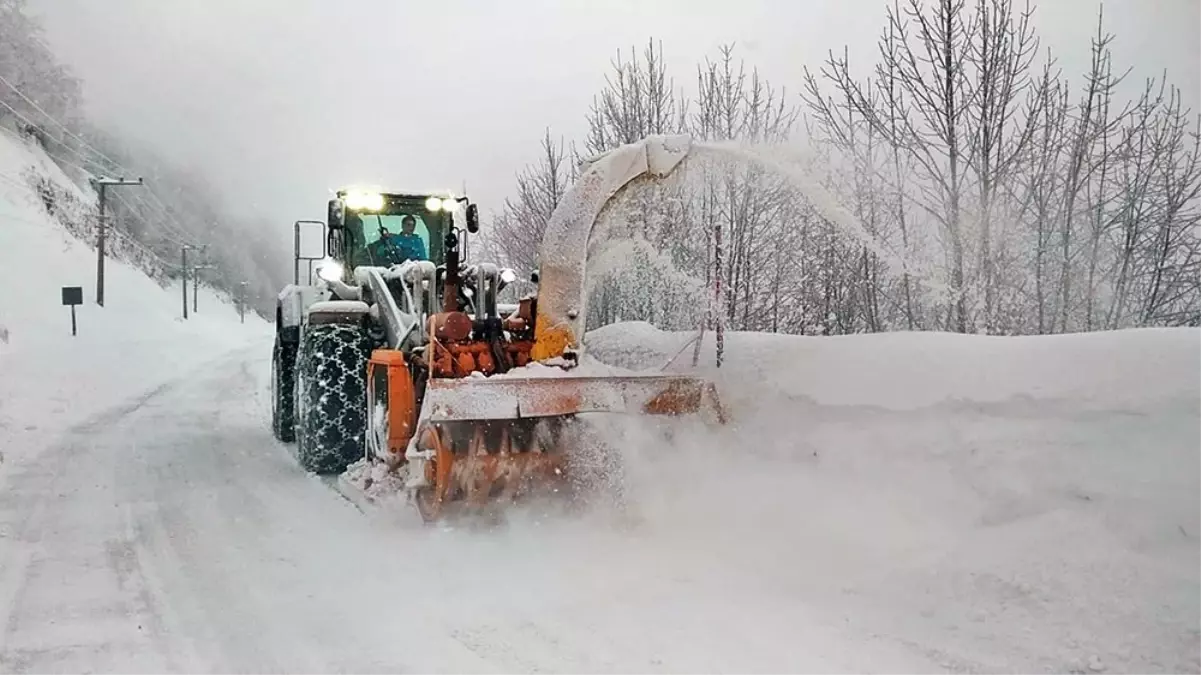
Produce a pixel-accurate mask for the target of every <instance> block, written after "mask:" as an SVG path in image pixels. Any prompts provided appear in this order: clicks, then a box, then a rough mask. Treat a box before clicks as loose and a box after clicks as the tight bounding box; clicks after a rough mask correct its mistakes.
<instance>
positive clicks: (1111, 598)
mask: <svg viewBox="0 0 1201 675" xmlns="http://www.w3.org/2000/svg"><path fill="white" fill-rule="evenodd" d="M693 336H694V334H682V333H664V332H660V331H658V330H656V329H654V328H653V327H651V326H649V325H647V324H639V323H632V324H620V325H615V326H609V327H606V328H603V329H600V330H598V331H595V332H593V333H591V334H590V335H589V337H588V341H587V345H588V349H589V353H590V354H591V355H592V356H593V357H596V358H599V359H600V360H602V361H605V362H607V363H609V364H611V365H620V366H625V367H631V368H651V367H653V368H658V367H660V366H662V364H663V363H665V362H666V361H668V360H669V359H671V357H672V356H674V355H676V354H677V353H679V354H680V355H679V357H678V358H677V359H676V364H677V365H679V366H683V365H686V364H689V363H691V357H692V349H691V347H689V348H687V349H684V350H683V352H682V353H680V351H681V348H682V347H684V346H685V344H686V343H687V341H688V340H689V339H690V338H691V337H693ZM702 355H703V361H702V366H705V364H706V363H707V364H708V367H703V368H702V370H704V371H705V372H706V373H707V374H709V375H710V376H712V377H713V378H714V379H715V381H716V382H717V384H718V387H719V389H720V392H721V395H722V397H723V400H724V401H725V402H726V403H727V405H728V406H729V407H730V409H731V410H732V412H733V423H732V424H731V426H730V428H729V429H727V430H725V431H723V432H720V433H716V434H714V433H704V434H696V435H694V436H685V437H682V438H681V437H677V440H676V442H675V443H673V444H672V445H671V446H670V447H667V446H664V445H662V444H661V443H658V442H656V441H653V440H649V439H650V438H651V437H644V438H640V437H638V436H627V439H626V442H625V443H623V447H624V449H625V451H626V455H627V457H626V460H627V462H628V463H629V465H630V481H631V483H632V485H631V486H630V487H631V488H632V490H633V493H634V494H635V495H636V500H635V501H636V503H637V508H638V510H639V512H640V514H641V515H642V517H643V518H644V519H645V530H644V533H645V538H646V539H647V540H655V541H656V545H655V546H654V550H655V551H657V552H658V553H657V554H656V555H658V556H660V558H659V559H658V560H657V562H656V563H655V564H656V565H659V566H672V565H679V566H680V569H681V570H691V571H682V572H681V573H682V574H685V575H696V574H703V572H700V570H708V571H709V572H710V573H711V575H712V578H713V579H717V578H720V577H721V576H722V575H728V574H732V573H737V574H739V575H741V576H742V578H743V579H744V580H747V579H752V580H753V581H750V582H749V583H750V584H751V585H752V586H756V587H761V590H762V591H763V592H765V593H769V594H771V593H786V594H789V595H792V596H794V597H795V598H796V599H797V601H798V602H804V603H806V604H807V605H808V606H809V608H810V609H811V610H813V611H815V612H816V613H817V614H818V615H821V616H824V617H825V619H826V620H828V621H829V622H830V623H831V624H839V625H845V626H847V627H848V628H852V629H853V630H854V632H863V633H866V634H870V635H877V636H889V641H893V640H896V641H899V642H901V643H903V644H908V645H910V646H912V647H914V648H915V649H917V650H918V651H920V652H922V653H924V654H925V656H926V657H928V658H929V659H931V660H932V661H933V662H934V663H937V664H939V665H940V666H941V667H945V668H948V669H950V670H981V669H983V670H990V671H995V670H1001V671H1015V670H1016V671H1025V672H1033V671H1041V670H1045V669H1051V670H1055V671H1066V670H1083V671H1089V670H1092V671H1103V670H1117V671H1136V672H1147V671H1165V670H1166V671H1169V672H1197V671H1201V660H1199V656H1198V654H1199V650H1201V633H1199V632H1198V629H1199V626H1201V553H1199V544H1198V542H1199V539H1198V535H1199V534H1201V415H1199V408H1201V392H1199V390H1201V331H1198V330H1195V329H1178V330H1177V329H1172V330H1132V331H1121V332H1111V333H1095V334H1087V335H1063V336H1047V337H1022V338H1000V337H981V336H964V335H950V334H931V333H896V334H883V335H863V336H848V337H832V338H806V337H794V336H779V335H762V334H746V333H732V334H727V336H726V361H725V364H724V365H723V367H722V368H721V369H720V370H716V369H714V368H713V367H712V364H713V357H714V344H713V341H712V335H707V336H706V341H705V344H704V349H703V350H702ZM676 369H681V370H683V369H684V368H676V367H672V368H669V369H668V370H676ZM731 618H734V617H731ZM773 664H779V663H778V662H773ZM880 665H881V667H882V668H884V669H885V670H896V669H898V668H900V669H904V665H902V664H896V663H893V664H891V666H890V665H889V664H880Z"/></svg>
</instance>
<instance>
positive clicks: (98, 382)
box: [0, 127, 270, 470]
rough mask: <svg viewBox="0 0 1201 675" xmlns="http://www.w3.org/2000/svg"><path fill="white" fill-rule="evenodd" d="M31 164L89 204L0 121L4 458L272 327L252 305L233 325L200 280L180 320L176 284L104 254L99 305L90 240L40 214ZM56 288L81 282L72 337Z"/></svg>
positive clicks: (232, 314)
mask: <svg viewBox="0 0 1201 675" xmlns="http://www.w3.org/2000/svg"><path fill="white" fill-rule="evenodd" d="M30 170H34V171H36V172H37V173H38V174H39V175H41V176H44V177H46V178H48V179H49V180H51V181H53V182H54V184H55V185H56V186H57V187H58V188H59V189H60V190H64V191H69V192H70V193H72V194H73V195H75V196H76V197H78V198H79V199H80V200H83V201H84V202H87V203H95V196H94V195H91V194H88V193H87V192H86V191H84V190H81V189H80V188H79V187H78V186H77V185H75V184H74V183H73V182H72V181H71V180H70V179H69V178H68V177H67V176H66V175H65V174H64V173H63V172H62V170H61V169H60V168H59V167H58V166H57V165H55V164H54V163H53V162H52V161H51V160H50V159H49V158H48V157H47V156H46V155H45V154H44V153H43V152H42V151H41V149H40V148H39V147H38V146H36V145H35V144H32V143H31V142H29V143H27V142H26V141H24V140H22V139H20V138H18V137H17V136H16V135H14V134H12V133H11V132H10V131H8V130H7V129H6V128H3V127H0V288H4V289H6V292H5V293H4V294H3V296H2V297H0V453H3V455H4V456H5V459H6V464H9V465H11V464H13V463H14V462H15V461H17V460H18V459H19V457H20V456H22V455H28V454H30V453H33V452H36V450H37V448H39V447H40V446H41V445H42V444H43V443H44V442H45V441H46V440H47V439H48V438H50V437H53V436H54V435H55V434H56V433H57V431H58V430H60V429H61V428H62V427H63V426H65V425H70V424H75V423H78V422H80V421H82V420H85V419H87V418H88V417H89V416H91V415H93V414H95V413H97V412H99V411H101V410H104V409H107V408H109V407H111V406H113V405H116V404H118V403H121V402H122V401H124V400H125V399H127V398H129V397H131V396H134V395H136V394H139V393H141V392H144V391H146V390H149V389H151V388H153V387H155V386H158V385H160V384H162V383H164V382H166V381H169V380H171V379H173V378H178V377H183V376H186V375H187V374H188V373H189V372H190V371H192V370H194V369H195V368H196V367H198V366H199V365H200V364H202V363H204V362H205V361H206V360H207V359H210V358H212V357H214V356H216V355H218V354H221V353H224V352H226V351H228V350H230V349H231V348H236V347H239V346H243V345H248V344H251V343H252V342H255V343H258V344H261V343H262V340H263V338H264V337H265V336H268V335H269V330H270V328H269V326H268V325H267V324H266V323H265V322H263V321H262V320H260V319H259V318H258V317H257V316H255V315H253V314H250V315H247V317H246V323H245V324H242V323H240V320H239V318H238V315H237V312H236V308H235V307H234V306H233V305H232V304H231V303H230V301H229V300H228V298H225V297H222V296H218V295H217V294H215V293H213V292H212V291H211V290H210V289H206V288H202V289H201V291H200V296H199V310H200V311H199V312H198V313H196V314H195V315H194V316H193V317H192V318H191V319H190V320H189V321H186V322H185V321H183V320H182V318H180V314H181V307H180V305H181V302H182V297H181V295H182V294H181V289H180V287H179V285H178V284H172V285H169V286H168V287H166V288H163V287H162V286H160V285H159V284H158V283H156V282H155V281H154V280H152V279H150V278H149V277H147V276H146V275H145V274H143V273H142V272H141V271H139V270H137V269H135V268H133V267H131V266H130V265H128V264H125V263H123V262H121V261H119V260H116V259H113V258H111V257H110V258H109V259H108V260H107V262H106V265H105V277H106V283H105V286H106V288H105V301H106V302H105V307H103V308H101V307H100V306H98V305H97V304H96V303H95V278H96V253H95V250H94V249H92V248H91V247H90V246H89V245H87V244H86V243H84V242H81V241H79V240H78V239H75V238H74V237H73V236H72V235H71V234H69V233H68V232H67V231H66V230H65V229H64V228H63V227H62V226H61V225H60V224H59V223H58V222H57V221H55V220H54V219H53V218H52V217H50V216H49V215H48V214H47V213H46V210H45V208H44V206H43V204H42V202H41V200H40V198H39V195H38V193H37V192H36V191H35V190H34V189H33V188H32V187H31V186H30V185H29V184H28V182H27V181H26V176H27V175H28V172H29V171H30ZM63 286H82V287H83V291H84V304H83V305H82V306H79V307H77V308H76V314H77V321H78V329H79V334H78V336H76V337H72V335H71V317H70V312H69V309H68V308H66V307H63V306H62V305H61V299H62V297H61V287H63ZM188 294H189V296H191V289H189V293H188ZM191 301H192V298H191V297H189V298H188V302H189V303H190V302H191ZM0 470H2V469H0Z"/></svg>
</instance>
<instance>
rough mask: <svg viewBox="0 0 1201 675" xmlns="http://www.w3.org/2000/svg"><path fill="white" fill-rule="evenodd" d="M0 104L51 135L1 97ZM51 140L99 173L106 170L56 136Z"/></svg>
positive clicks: (30, 124) (26, 122)
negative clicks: (98, 170) (93, 167)
mask: <svg viewBox="0 0 1201 675" xmlns="http://www.w3.org/2000/svg"><path fill="white" fill-rule="evenodd" d="M0 106H4V108H6V109H7V110H8V111H9V112H11V113H12V114H14V115H16V116H17V119H19V120H21V121H22V122H24V123H25V124H27V125H29V126H31V127H33V128H34V129H37V130H38V131H40V132H42V133H44V134H46V135H47V136H51V134H50V132H49V131H47V130H46V128H45V127H43V126H42V125H40V124H38V123H37V122H34V121H33V120H31V119H29V118H28V117H26V116H25V115H24V114H22V113H21V111H20V110H17V109H16V108H14V107H12V106H11V105H9V104H8V103H7V102H5V101H4V100H3V99H0ZM51 138H53V136H51ZM53 140H54V141H56V142H57V143H58V144H59V145H61V146H63V149H65V150H67V151H69V152H71V153H72V154H74V155H75V156H76V157H79V158H80V159H82V160H83V161H84V162H87V163H89V164H91V165H93V166H95V167H96V168H98V169H100V172H101V173H106V172H107V171H108V167H105V166H104V165H103V164H101V163H99V162H97V161H95V160H93V159H92V158H90V157H88V156H87V155H85V154H83V153H82V152H80V151H78V150H76V149H75V148H72V147H71V146H69V145H67V144H66V143H63V142H62V141H61V140H59V139H57V138H54V139H53ZM68 163H69V162H68ZM78 168H83V167H78ZM84 170H85V171H88V173H91V171H90V170H88V169H84Z"/></svg>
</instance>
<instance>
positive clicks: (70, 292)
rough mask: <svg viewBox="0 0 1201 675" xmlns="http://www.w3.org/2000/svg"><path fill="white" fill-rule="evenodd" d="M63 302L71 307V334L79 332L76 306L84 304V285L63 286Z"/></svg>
mask: <svg viewBox="0 0 1201 675" xmlns="http://www.w3.org/2000/svg"><path fill="white" fill-rule="evenodd" d="M63 304H64V305H69V306H70V307H71V336H72V337H74V336H75V335H77V334H78V329H77V326H76V323H75V306H76V305H82V304H83V287H82V286H63Z"/></svg>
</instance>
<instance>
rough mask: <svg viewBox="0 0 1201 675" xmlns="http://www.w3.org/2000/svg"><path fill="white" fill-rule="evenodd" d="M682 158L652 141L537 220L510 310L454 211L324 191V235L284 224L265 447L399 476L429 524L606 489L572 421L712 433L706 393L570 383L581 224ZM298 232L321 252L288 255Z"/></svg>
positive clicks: (658, 379) (690, 381)
mask: <svg viewBox="0 0 1201 675" xmlns="http://www.w3.org/2000/svg"><path fill="white" fill-rule="evenodd" d="M681 144H682V147H681ZM686 149H687V142H686V139H685V140H684V141H680V140H679V139H670V138H652V139H648V140H646V141H643V142H641V143H638V144H634V145H630V146H625V147H623V148H620V149H618V150H616V151H613V152H612V153H609V154H608V155H605V156H602V157H600V158H598V159H597V160H594V161H593V163H592V164H591V165H590V166H589V167H588V168H587V169H586V171H585V172H584V174H583V176H582V177H581V179H580V181H579V182H578V183H577V186H576V187H575V188H573V189H572V190H571V191H569V192H568V194H567V195H566V196H565V198H564V199H563V201H562V202H561V204H560V206H559V208H558V209H557V210H556V211H555V212H554V214H553V216H552V217H551V219H550V222H549V224H548V226H547V230H546V234H545V237H544V239H543V241H542V246H541V249H540V257H539V261H540V269H539V270H537V271H536V273H534V274H532V275H531V281H534V282H535V284H536V287H537V292H536V293H529V294H527V295H526V296H524V297H521V298H520V300H519V301H518V302H516V303H513V304H508V305H505V304H501V303H500V302H498V296H499V295H500V293H501V291H502V290H504V289H505V288H506V287H507V286H508V285H509V284H513V283H514V282H515V281H516V280H517V275H516V273H515V272H514V271H513V270H510V269H503V268H499V267H498V266H496V265H494V264H490V263H487V262H474V261H472V260H470V259H468V258H467V256H466V254H465V252H466V248H467V246H466V244H467V238H468V237H469V235H471V234H474V233H476V232H478V230H479V216H478V209H477V206H476V205H475V204H474V203H470V201H469V200H468V199H467V198H465V197H461V196H454V195H452V194H449V193H445V194H428V193H426V194H407V193H395V192H384V191H375V190H360V189H346V190H340V191H338V192H337V193H336V196H335V198H334V199H331V200H330V201H329V202H328V205H327V214H326V219H325V220H324V221H297V223H296V225H295V227H296V248H297V251H296V269H295V279H294V283H293V284H292V285H289V286H287V287H286V288H285V289H284V290H283V291H282V292H281V293H280V294H279V298H278V308H277V313H276V337H275V347H274V354H273V359H272V401H273V409H272V412H273V415H272V425H273V430H274V435H275V437H276V438H277V439H279V440H281V441H285V442H293V441H294V442H295V444H296V445H295V452H294V454H295V456H296V458H297V460H298V462H299V463H300V465H301V466H302V467H303V468H304V469H305V470H307V471H310V472H313V473H317V474H341V473H342V472H344V471H346V470H347V468H348V467H349V466H351V465H352V464H353V465H354V466H355V467H358V468H360V469H361V468H362V467H364V466H369V467H370V468H371V469H372V471H373V472H374V474H375V475H377V476H394V477H398V478H399V479H400V480H401V481H403V485H404V491H405V492H406V493H407V495H408V497H409V499H410V500H411V501H412V502H413V503H415V504H416V507H417V510H418V511H419V513H420V515H421V517H422V518H423V519H424V520H425V521H426V522H433V521H437V520H440V519H443V518H446V517H448V516H450V515H452V514H455V513H461V512H464V511H466V512H473V511H478V510H485V509H496V508H498V507H499V508H502V509H503V508H504V507H505V505H507V504H509V503H512V502H517V501H521V500H522V499H523V498H524V497H526V496H529V495H535V494H555V495H568V496H571V497H573V498H574V497H578V495H579V494H580V491H581V487H583V489H584V491H585V492H587V491H588V490H590V489H593V488H595V487H596V486H597V485H600V484H604V483H605V482H606V480H608V478H607V477H606V476H604V475H598V467H602V468H601V469H599V471H600V473H603V471H604V469H603V467H605V466H608V464H606V463H605V462H603V461H602V462H597V461H596V460H595V457H592V458H589V459H588V460H587V461H584V460H582V459H580V456H579V454H578V453H579V448H578V447H576V444H577V443H578V442H579V441H578V439H579V438H580V436H579V434H578V433H577V429H576V425H577V423H578V422H579V420H578V418H579V417H580V416H583V415H588V414H592V413H618V414H637V415H685V414H699V415H701V416H703V417H704V418H705V419H706V420H707V421H716V422H718V423H722V422H724V414H723V412H722V409H721V405H720V402H719V401H718V398H717V396H716V391H715V388H714V386H713V385H712V383H710V382H708V381H705V380H702V379H698V378H694V377H691V376H685V375H665V374H661V373H658V374H650V375H642V374H631V375H622V376H620V377H615V376H611V375H608V374H601V375H580V374H577V373H578V371H577V372H573V370H574V369H576V368H577V366H578V365H579V363H580V357H581V354H582V338H583V335H584V332H583V329H584V309H585V307H584V303H585V295H586V294H585V287H584V283H583V282H584V278H583V277H584V270H585V258H586V252H587V243H588V238H589V234H590V232H591V231H592V227H593V224H594V221H595V220H596V218H597V216H598V214H599V213H600V210H601V208H602V207H603V205H604V203H605V202H606V201H607V200H608V199H609V198H611V197H612V196H613V195H614V194H615V193H616V192H617V191H618V190H619V189H620V188H621V187H622V186H623V185H625V184H626V183H628V182H629V181H630V180H632V179H634V178H636V177H638V176H639V175H642V174H644V173H648V172H650V173H654V172H655V171H656V169H659V171H658V172H659V173H663V170H664V167H665V166H666V170H670V168H671V166H674V165H675V163H677V162H678V161H679V159H680V158H681V157H682V155H683V154H684V153H685V152H686ZM306 226H310V227H311V226H316V228H315V229H317V230H318V231H319V232H320V245H319V246H318V248H320V249H321V250H320V251H318V252H317V254H311V255H302V252H301V250H300V249H301V238H302V235H301V231H302V229H303V228H305V227H306ZM306 260H307V261H308V263H309V268H310V271H309V275H308V276H309V278H308V279H307V280H305V283H302V279H301V263H302V261H306ZM314 272H315V274H314ZM585 483H586V485H585Z"/></svg>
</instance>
